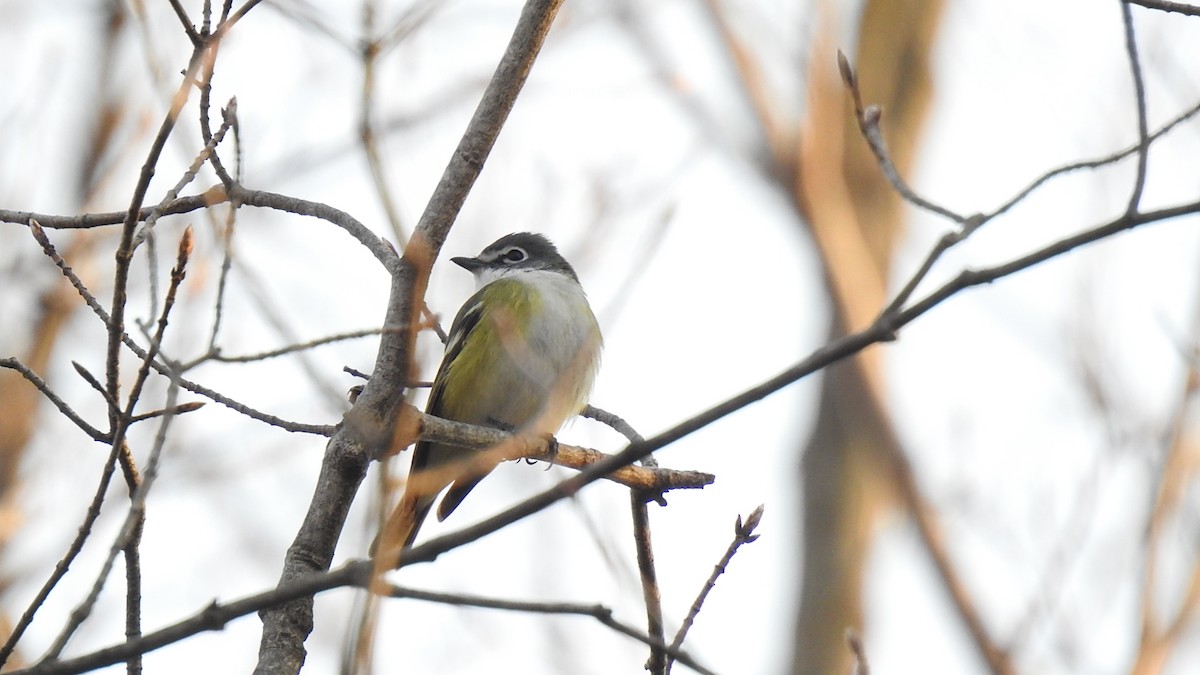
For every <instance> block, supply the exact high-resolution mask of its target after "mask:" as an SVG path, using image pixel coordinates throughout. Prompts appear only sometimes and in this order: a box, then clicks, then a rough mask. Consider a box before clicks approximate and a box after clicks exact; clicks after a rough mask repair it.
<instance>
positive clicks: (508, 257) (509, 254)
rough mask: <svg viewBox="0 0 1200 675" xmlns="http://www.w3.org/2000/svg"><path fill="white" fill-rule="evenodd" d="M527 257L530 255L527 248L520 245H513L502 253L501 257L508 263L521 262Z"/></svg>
mask: <svg viewBox="0 0 1200 675" xmlns="http://www.w3.org/2000/svg"><path fill="white" fill-rule="evenodd" d="M526 257H528V256H527V255H526V254H525V250H524V249H522V248H520V247H518V246H513V247H512V248H510V249H507V250H506V251H504V253H502V254H501V255H500V259H501V260H503V261H504V262H506V263H519V262H521V261H522V260H524V259H525V258H526Z"/></svg>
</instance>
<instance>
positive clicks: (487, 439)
mask: <svg viewBox="0 0 1200 675" xmlns="http://www.w3.org/2000/svg"><path fill="white" fill-rule="evenodd" d="M396 438H397V439H400V440H398V441H397V442H396V443H394V444H393V446H392V447H393V449H394V450H399V449H402V448H405V447H407V446H408V445H410V444H411V443H412V442H414V441H415V440H416V439H417V438H420V439H421V440H424V441H434V442H437V443H445V444H447V445H453V446H456V447H460V448H466V449H470V450H487V452H482V453H479V452H475V453H469V454H468V453H464V455H465V456H464V459H463V460H462V461H459V462H455V463H454V464H453V465H452V466H448V467H446V468H445V469H444V470H445V472H446V473H448V474H454V475H463V474H470V473H472V472H473V470H477V471H478V472H480V473H483V472H486V471H487V470H488V469H490V468H491V467H492V466H494V465H495V463H496V462H497V461H504V460H516V459H532V460H540V461H543V462H549V463H551V464H556V465H558V466H564V467H567V468H569V469H576V470H580V471H582V470H583V469H586V468H587V467H589V466H592V465H593V464H596V463H597V462H600V461H603V460H605V459H607V458H609V457H611V455H608V454H605V453H603V452H600V451H598V450H592V449H590V448H582V447H578V446H574V445H567V444H565V443H558V442H554V443H551V442H550V440H549V439H548V438H544V437H540V436H533V437H531V436H522V435H519V434H518V435H514V434H510V433H508V432H505V431H500V430H498V429H492V428H489V427H480V426H474V425H471V424H463V423H461V422H453V421H450V420H445V419H442V418H440V417H434V416H433V415H426V414H423V413H421V412H418V411H417V409H416V408H414V407H412V406H411V405H408V404H405V407H404V409H403V410H402V411H401V413H400V416H399V422H398V423H397V425H396ZM553 446H557V449H555V447H553ZM434 473H436V474H439V475H432V474H434ZM441 473H442V472H441V471H437V472H426V477H425V478H428V479H429V480H430V482H431V483H432V484H440V483H439V482H438V481H440V480H441V479H442V476H441V475H440V474H441ZM605 478H607V479H608V480H611V481H613V482H615V483H620V484H621V485H624V486H626V487H628V488H631V489H633V490H636V491H637V492H638V493H639V495H640V496H641V497H642V498H644V499H647V500H651V499H656V498H657V497H658V496H659V495H661V494H662V493H663V492H666V491H668V490H677V489H686V488H703V487H704V486H706V485H711V484H712V483H713V481H714V480H716V477H715V476H713V475H712V474H710V473H703V472H700V471H679V470H675V469H664V468H660V467H647V466H637V465H627V466H622V467H618V468H616V469H614V470H613V471H611V472H609V473H607V474H606V475H605Z"/></svg>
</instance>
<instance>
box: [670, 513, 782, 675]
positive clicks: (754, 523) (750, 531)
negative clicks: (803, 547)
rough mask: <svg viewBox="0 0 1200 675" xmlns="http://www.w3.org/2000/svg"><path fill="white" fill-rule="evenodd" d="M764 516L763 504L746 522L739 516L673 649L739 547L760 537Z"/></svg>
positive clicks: (676, 646) (685, 636) (680, 629)
mask: <svg viewBox="0 0 1200 675" xmlns="http://www.w3.org/2000/svg"><path fill="white" fill-rule="evenodd" d="M762 517H763V506H762V505H760V506H759V507H758V508H756V509H754V510H753V511H751V512H750V515H749V516H747V517H746V520H745V522H743V521H742V517H741V516H738V517H737V522H736V523H735V524H734V526H733V541H731V542H729V547H728V548H726V549H725V555H723V556H721V560H720V561H719V562H718V563H717V564H716V565H715V566H714V567H713V571H712V574H710V575H709V576H708V581H706V582H705V583H704V587H703V588H701V589H700V594H699V595H697V596H696V600H695V601H694V602H693V603H692V607H691V609H689V610H688V613H687V617H685V618H684V620H683V623H682V624H681V625H680V626H679V631H678V632H676V633H675V639H674V640H671V649H673V650H677V649H679V648H680V647H681V646H682V645H683V641H684V639H685V638H687V634H688V631H689V630H690V629H691V627H692V623H693V622H694V621H695V620H696V617H697V616H698V615H699V614H700V608H701V607H703V606H704V601H705V599H707V598H708V594H709V593H710V592H712V589H713V588H715V587H716V585H717V579H718V578H719V577H720V576H721V575H722V574H724V573H725V569H726V568H727V567H729V563H730V561H732V560H733V556H734V555H736V554H737V552H738V549H739V548H741V547H742V545H743V544H752V543H754V540H756V539H758V535H757V534H754V530H755V528H757V527H758V524H759V523H760V522H762ZM672 660H674V659H672ZM670 671H671V662H670V661H668V662H667V669H666V672H668V673H669V672H670Z"/></svg>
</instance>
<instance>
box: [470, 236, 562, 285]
mask: <svg viewBox="0 0 1200 675" xmlns="http://www.w3.org/2000/svg"><path fill="white" fill-rule="evenodd" d="M450 261H451V262H453V263H454V264H456V265H458V266H459V267H462V268H463V269H465V270H467V271H469V272H471V273H472V274H474V275H475V276H476V278H479V279H480V280H481V281H482V279H484V278H485V277H491V278H496V277H501V276H505V275H506V274H510V273H514V272H520V271H523V270H543V271H549V272H558V273H560V274H565V275H567V276H568V277H571V278H572V279H574V280H575V281H576V282H578V281H579V277H577V276H576V275H575V270H574V269H572V268H571V264H570V263H568V262H567V261H566V259H565V258H563V257H562V255H561V254H560V253H559V252H558V249H557V248H555V247H554V244H553V243H551V242H550V240H549V239H547V238H546V237H544V236H542V235H540V234H535V233H533V232H516V233H514V234H507V235H505V236H503V237H500V238H499V239H497V240H496V241H494V242H492V244H491V245H489V246H488V247H487V248H485V249H483V252H482V253H480V254H479V255H477V256H475V257H474V258H461V257H460V258H451V259H450Z"/></svg>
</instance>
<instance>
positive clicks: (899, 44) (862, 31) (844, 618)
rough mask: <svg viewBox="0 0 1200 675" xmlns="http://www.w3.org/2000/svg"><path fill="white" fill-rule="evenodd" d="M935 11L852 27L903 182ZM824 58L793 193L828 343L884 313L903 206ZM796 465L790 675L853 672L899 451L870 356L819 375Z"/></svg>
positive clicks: (827, 53) (813, 87) (868, 13)
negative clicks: (812, 250)
mask: <svg viewBox="0 0 1200 675" xmlns="http://www.w3.org/2000/svg"><path fill="white" fill-rule="evenodd" d="M942 7H943V2H942V0H882V1H880V0H870V1H868V2H867V3H866V5H865V7H864V8H863V14H862V16H861V21H860V26H859V31H858V35H859V48H858V51H857V54H856V55H855V56H854V57H853V58H852V59H851V62H852V64H853V66H854V68H855V69H856V71H857V72H858V75H859V82H860V87H861V89H862V93H863V98H864V103H866V104H878V105H880V106H882V108H883V121H882V128H883V132H884V137H885V138H886V139H887V140H888V143H889V147H890V149H891V154H892V159H893V160H894V162H895V164H896V166H897V168H898V169H899V171H900V173H901V174H902V175H909V174H910V173H911V171H910V169H911V167H912V166H913V163H914V162H913V160H914V157H915V150H916V148H917V147H918V140H919V138H920V135H921V131H922V130H923V127H924V121H925V117H926V113H927V111H928V109H929V103H930V99H931V95H932V83H931V75H930V72H929V58H930V53H931V51H932V47H933V38H934V35H935V33H936V29H937V25H938V21H939V20H940V18H941V14H942ZM824 34H825V35H833V34H837V33H836V31H833V30H826V31H824ZM818 42H819V43H820V42H823V40H818ZM833 55H834V47H833V45H829V44H828V43H826V44H817V45H816V46H815V51H814V55H813V58H812V60H811V62H812V64H813V71H814V72H813V73H812V75H811V76H810V79H809V82H810V108H809V117H808V120H807V128H806V131H805V133H804V135H803V139H802V145H801V152H800V157H799V159H798V161H799V166H798V170H797V172H796V179H797V184H796V186H795V190H794V194H795V195H796V199H797V200H798V202H799V204H800V208H801V211H802V212H803V213H804V215H805V217H806V219H807V221H808V223H809V224H810V226H811V227H812V231H813V236H814V239H815V240H816V242H817V245H818V248H819V249H820V252H821V255H822V258H823V260H824V263H825V273H826V280H827V283H828V285H829V290H830V293H831V296H832V298H833V300H834V302H833V305H834V317H833V318H834V321H833V324H832V325H833V327H832V335H831V336H830V337H831V338H837V337H840V336H842V335H844V334H845V333H847V332H851V331H855V330H858V329H861V328H863V327H865V326H866V325H867V324H869V323H870V322H871V321H872V320H873V319H874V318H875V315H876V314H877V313H878V312H879V311H880V310H881V309H882V307H883V306H884V304H885V303H886V288H887V279H888V275H889V261H890V260H891V257H892V249H893V246H894V243H895V242H896V241H897V235H898V234H899V233H900V232H901V227H902V224H903V217H904V204H903V203H902V201H901V200H900V198H899V197H898V196H897V195H896V193H895V192H894V191H893V190H892V189H891V187H890V186H889V185H888V183H887V181H886V179H885V178H884V177H883V174H882V172H881V171H880V169H879V166H878V163H877V162H876V160H875V158H874V156H873V155H872V154H871V152H870V150H869V148H868V147H867V145H866V142H865V141H864V140H863V139H862V137H861V136H860V135H859V131H858V127H857V125H856V124H855V122H854V117H853V108H852V106H851V103H850V101H849V97H848V95H847V93H846V92H845V90H844V88H843V87H842V85H841V83H840V81H839V80H838V79H837V77H836V75H835V74H834V73H835V72H836V68H835V66H834V63H833V61H834V59H833ZM803 452H804V454H803V459H802V461H801V484H802V494H803V509H804V513H803V522H804V544H803V546H804V552H803V556H802V558H803V571H802V580H801V583H802V591H801V598H800V607H799V614H798V616H797V621H796V640H795V655H794V661H793V663H794V667H793V672H795V673H806V674H807V673H812V674H814V675H817V674H819V675H826V674H829V673H850V672H852V668H853V662H852V655H851V653H850V650H849V649H848V648H847V646H846V643H845V631H846V629H848V628H853V629H855V630H856V631H861V630H862V625H863V602H862V589H863V572H864V570H865V566H866V560H867V556H868V555H869V553H870V550H871V543H872V534H873V533H872V526H873V523H874V521H875V518H876V516H877V515H878V514H879V513H880V511H881V509H882V508H883V507H884V506H885V505H886V501H885V499H884V497H886V496H887V495H888V493H889V492H890V488H889V484H890V483H891V480H890V478H891V474H890V471H891V468H892V467H893V466H894V464H893V462H892V461H891V459H890V457H893V456H894V454H893V453H896V452H899V448H898V446H897V443H896V440H895V438H894V436H893V432H892V429H891V424H890V422H889V420H888V415H887V411H886V408H885V405H884V397H883V379H882V373H881V369H880V360H879V351H878V350H877V349H872V350H869V351H867V352H865V353H863V354H861V355H859V356H858V357H857V358H855V359H853V360H848V361H845V362H843V363H841V364H838V365H837V366H835V367H833V368H831V369H829V370H827V371H826V372H825V375H824V379H823V380H822V389H821V395H820V406H819V410H818V421H817V427H816V430H815V432H814V434H813V436H812V438H811V439H810V441H809V443H808V446H807V447H806V448H805V449H804V451H803Z"/></svg>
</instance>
